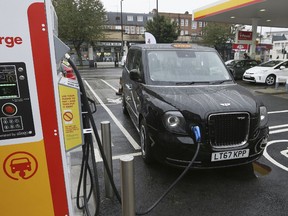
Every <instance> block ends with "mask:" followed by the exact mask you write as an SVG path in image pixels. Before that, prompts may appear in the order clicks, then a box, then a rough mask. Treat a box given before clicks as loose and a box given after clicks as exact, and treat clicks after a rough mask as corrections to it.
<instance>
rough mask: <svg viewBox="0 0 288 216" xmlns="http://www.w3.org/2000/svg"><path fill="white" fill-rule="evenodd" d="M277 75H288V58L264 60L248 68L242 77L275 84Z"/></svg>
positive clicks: (255, 81)
mask: <svg viewBox="0 0 288 216" xmlns="http://www.w3.org/2000/svg"><path fill="white" fill-rule="evenodd" d="M277 76H288V60H282V59H276V60H271V61H268V62H264V63H262V64H260V65H258V66H256V67H253V68H250V69H248V70H246V71H245V73H244V74H243V77H242V79H243V80H244V81H247V82H254V83H266V84H267V85H274V84H275V82H276V78H277Z"/></svg>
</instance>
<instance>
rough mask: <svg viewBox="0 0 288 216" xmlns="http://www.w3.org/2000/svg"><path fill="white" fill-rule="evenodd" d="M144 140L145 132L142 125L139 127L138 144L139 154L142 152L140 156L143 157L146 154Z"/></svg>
mask: <svg viewBox="0 0 288 216" xmlns="http://www.w3.org/2000/svg"><path fill="white" fill-rule="evenodd" d="M145 140H146V130H145V127H144V125H141V128H140V144H141V152H142V156H143V157H145V155H146V152H145V148H146V144H145Z"/></svg>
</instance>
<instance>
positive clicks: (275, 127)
mask: <svg viewBox="0 0 288 216" xmlns="http://www.w3.org/2000/svg"><path fill="white" fill-rule="evenodd" d="M283 127H288V124H284V125H276V126H270V127H269V129H271V130H272V129H277V128H283Z"/></svg>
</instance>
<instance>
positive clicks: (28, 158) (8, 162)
mask: <svg viewBox="0 0 288 216" xmlns="http://www.w3.org/2000/svg"><path fill="white" fill-rule="evenodd" d="M3 168H4V172H5V173H6V175H7V176H8V177H10V178H12V179H14V180H19V179H20V178H22V179H29V178H31V177H32V176H33V175H34V174H35V173H36V171H37V169H38V162H37V160H36V158H35V157H34V156H33V155H32V154H30V153H28V152H14V153H12V154H10V155H9V156H8V157H7V158H6V159H5V161H4V164H3Z"/></svg>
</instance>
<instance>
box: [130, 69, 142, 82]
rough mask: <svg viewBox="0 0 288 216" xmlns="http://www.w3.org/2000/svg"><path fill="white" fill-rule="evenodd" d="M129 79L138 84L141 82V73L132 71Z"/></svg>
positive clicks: (135, 70) (136, 70)
mask: <svg viewBox="0 0 288 216" xmlns="http://www.w3.org/2000/svg"><path fill="white" fill-rule="evenodd" d="M129 77H130V79H131V80H133V81H136V82H141V81H142V79H141V75H140V71H139V70H138V69H132V70H130V72H129Z"/></svg>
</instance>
